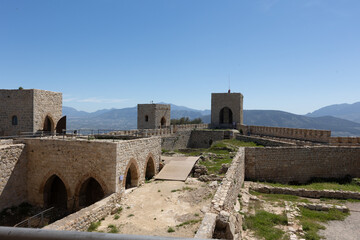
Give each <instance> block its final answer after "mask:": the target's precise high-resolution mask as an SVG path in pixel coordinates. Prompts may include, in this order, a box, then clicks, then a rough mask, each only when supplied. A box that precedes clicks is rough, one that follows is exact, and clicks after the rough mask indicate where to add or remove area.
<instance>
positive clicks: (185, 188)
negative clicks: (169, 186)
mask: <svg viewBox="0 0 360 240" xmlns="http://www.w3.org/2000/svg"><path fill="white" fill-rule="evenodd" d="M192 190H194V188H191V187H188V186H186V187H183V188H182V189H173V190H171V192H180V191H183V192H184V191H190V192H191V191H192Z"/></svg>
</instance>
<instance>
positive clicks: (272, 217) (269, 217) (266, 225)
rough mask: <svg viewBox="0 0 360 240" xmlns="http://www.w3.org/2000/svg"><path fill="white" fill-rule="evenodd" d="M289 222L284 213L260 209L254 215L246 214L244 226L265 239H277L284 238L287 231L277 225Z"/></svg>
mask: <svg viewBox="0 0 360 240" xmlns="http://www.w3.org/2000/svg"><path fill="white" fill-rule="evenodd" d="M287 223H288V221H287V218H286V216H284V215H277V214H273V213H269V212H266V211H264V210H260V211H257V212H256V214H255V215H254V216H245V223H244V228H245V229H251V230H253V231H254V232H255V234H256V235H257V236H259V237H263V238H265V240H276V239H283V237H284V234H285V233H284V231H282V230H280V229H278V228H275V226H276V225H287Z"/></svg>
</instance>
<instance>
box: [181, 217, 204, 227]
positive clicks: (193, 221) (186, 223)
mask: <svg viewBox="0 0 360 240" xmlns="http://www.w3.org/2000/svg"><path fill="white" fill-rule="evenodd" d="M200 221H201V219H192V220H189V221H186V222H183V223H180V224H178V225H176V227H177V228H179V227H183V226H186V225H193V224H196V223H198V222H200Z"/></svg>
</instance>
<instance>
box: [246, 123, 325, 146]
mask: <svg viewBox="0 0 360 240" xmlns="http://www.w3.org/2000/svg"><path fill="white" fill-rule="evenodd" d="M240 129H241V130H242V131H243V133H244V134H245V135H248V134H254V135H264V136H274V137H282V138H291V139H298V140H304V141H313V142H321V143H328V142H329V141H330V136H331V131H328V130H315V129H301V128H281V127H264V126H241V127H240Z"/></svg>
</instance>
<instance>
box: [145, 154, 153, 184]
mask: <svg viewBox="0 0 360 240" xmlns="http://www.w3.org/2000/svg"><path fill="white" fill-rule="evenodd" d="M154 176H155V165H154V160H153V159H152V158H151V157H150V158H149V160H148V161H147V164H146V170H145V180H150V179H151V178H153V177H154Z"/></svg>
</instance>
